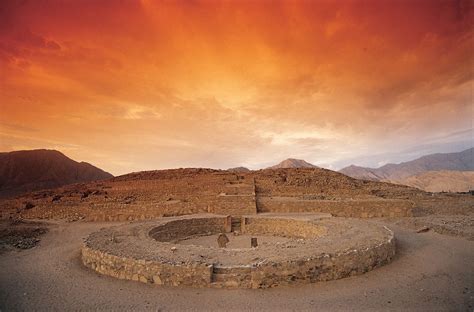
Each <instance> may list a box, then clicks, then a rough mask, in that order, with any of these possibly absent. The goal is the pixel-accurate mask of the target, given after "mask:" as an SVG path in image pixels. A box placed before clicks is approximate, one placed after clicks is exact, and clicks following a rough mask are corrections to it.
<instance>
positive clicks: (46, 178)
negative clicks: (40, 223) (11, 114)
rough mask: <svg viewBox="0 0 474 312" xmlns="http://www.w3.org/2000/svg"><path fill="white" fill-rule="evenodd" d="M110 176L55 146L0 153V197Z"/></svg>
mask: <svg viewBox="0 0 474 312" xmlns="http://www.w3.org/2000/svg"><path fill="white" fill-rule="evenodd" d="M111 177H113V176H112V175H111V174H110V173H108V172H105V171H103V170H101V169H99V168H97V167H94V166H92V165H91V164H88V163H86V162H76V161H74V160H72V159H70V158H68V157H66V156H65V155H64V154H62V153H60V152H58V151H55V150H44V149H41V150H29V151H15V152H9V153H0V197H8V196H13V195H18V194H21V193H25V192H31V191H36V190H41V189H48V188H54V187H59V186H63V185H67V184H73V183H80V182H89V181H95V180H102V179H107V178H111Z"/></svg>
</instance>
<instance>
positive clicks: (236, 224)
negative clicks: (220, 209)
mask: <svg viewBox="0 0 474 312" xmlns="http://www.w3.org/2000/svg"><path fill="white" fill-rule="evenodd" d="M230 231H231V232H235V231H239V232H242V218H241V217H232V219H231V230H230Z"/></svg>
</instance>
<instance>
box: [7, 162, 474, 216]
mask: <svg viewBox="0 0 474 312" xmlns="http://www.w3.org/2000/svg"><path fill="white" fill-rule="evenodd" d="M426 200H431V198H430V197H429V196H428V195H427V194H425V193H424V192H422V191H418V190H416V189H413V188H409V187H404V186H399V185H393V184H388V183H379V182H371V181H362V180H356V179H352V178H350V177H347V176H344V175H342V174H339V173H336V172H332V171H329V170H324V169H288V170H283V169H282V170H261V171H254V172H249V173H235V172H229V171H219V170H210V169H178V170H163V171H153V172H140V173H135V174H130V175H126V176H122V177H118V178H114V179H111V180H107V181H102V182H93V183H89V184H79V185H74V186H68V187H64V188H59V189H55V190H48V191H41V192H36V193H32V194H29V195H27V196H25V197H21V198H17V199H12V200H8V201H3V202H1V203H0V206H1V207H0V208H1V209H0V211H1V212H2V218H8V217H9V216H11V214H16V213H19V214H20V215H21V217H23V218H27V219H28V218H35V219H36V218H40V219H73V220H78V219H84V220H87V221H127V220H128V221H131V220H151V219H157V218H160V217H168V216H180V215H189V214H196V213H216V214H229V215H233V216H238V215H249V214H256V213H260V212H326V213H331V214H333V215H334V216H343V217H358V218H370V217H405V216H411V215H413V210H414V209H417V207H419V206H420V202H422V201H426ZM471 202H472V200H471ZM25 203H31V204H32V206H33V207H32V208H31V207H29V208H28V209H25V207H26V204H25ZM30 206H31V205H30Z"/></svg>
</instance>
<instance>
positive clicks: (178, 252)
mask: <svg viewBox="0 0 474 312" xmlns="http://www.w3.org/2000/svg"><path fill="white" fill-rule="evenodd" d="M235 219H236V218H231V217H228V216H218V215H193V216H184V217H175V218H163V219H161V220H157V221H149V222H139V223H130V224H126V225H121V226H115V227H110V228H106V229H102V230H100V231H98V232H95V233H92V234H90V235H89V237H88V238H87V239H86V241H85V243H84V246H83V248H82V261H83V263H84V265H86V266H87V267H89V268H92V269H93V270H96V271H97V272H99V273H102V274H106V275H110V276H114V277H117V278H120V279H129V280H136V281H141V282H144V283H153V284H159V285H174V286H178V285H187V286H196V287H240V288H266V287H273V286H277V285H287V284H293V283H308V282H316V281H327V280H333V279H339V278H343V277H346V276H350V275H355V274H361V273H364V272H367V271H369V270H372V269H373V268H375V267H377V266H380V265H383V264H385V263H387V262H389V261H390V260H391V259H392V257H393V256H394V255H395V241H394V236H393V232H392V231H390V230H389V229H388V228H386V227H382V226H378V225H375V224H373V223H370V222H367V221H364V220H356V219H343V218H332V217H321V216H317V215H313V216H310V215H304V216H303V217H301V216H291V217H290V216H268V215H252V216H244V217H242V218H241V219H240V217H239V220H238V221H240V222H238V223H237V225H238V227H236V226H234V224H235ZM233 221H234V222H233ZM232 232H233V233H232ZM218 233H227V234H226V235H227V236H228V237H229V239H230V244H229V246H232V241H233V240H235V241H238V240H242V239H244V238H243V237H238V236H235V237H234V235H241V236H244V237H245V236H249V237H257V238H258V239H259V240H260V242H261V244H259V245H258V247H256V248H249V247H248V246H246V247H244V248H218V247H215V246H212V245H209V244H205V243H198V242H205V241H209V240H210V239H212V238H209V237H208V236H216V234H218ZM193 242H194V243H193ZM249 243H250V242H249Z"/></svg>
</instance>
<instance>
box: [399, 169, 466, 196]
mask: <svg viewBox="0 0 474 312" xmlns="http://www.w3.org/2000/svg"><path fill="white" fill-rule="evenodd" d="M396 182H397V183H400V184H404V185H409V186H412V187H416V188H419V189H422V190H425V191H428V192H468V191H470V190H474V171H448V170H443V171H427V172H423V173H421V174H417V175H414V176H411V177H408V178H406V179H403V180H400V181H396Z"/></svg>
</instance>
